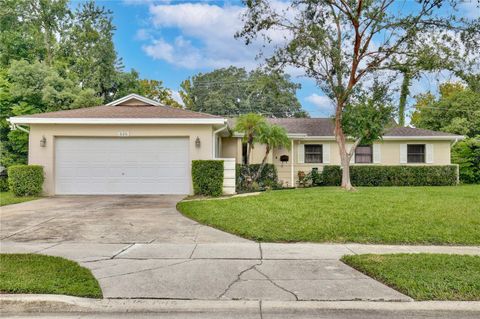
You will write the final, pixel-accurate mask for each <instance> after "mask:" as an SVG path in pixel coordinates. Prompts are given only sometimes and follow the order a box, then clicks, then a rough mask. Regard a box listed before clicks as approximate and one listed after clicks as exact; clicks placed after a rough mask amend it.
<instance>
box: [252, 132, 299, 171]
mask: <svg viewBox="0 0 480 319" xmlns="http://www.w3.org/2000/svg"><path fill="white" fill-rule="evenodd" d="M257 142H258V143H260V144H265V156H264V157H263V159H262V163H261V164H260V167H259V168H258V171H257V174H256V175H255V178H254V180H258V178H259V177H260V175H261V174H262V171H263V168H264V167H265V164H266V163H267V157H268V154H270V151H271V150H272V149H274V148H281V147H285V148H287V149H290V139H289V138H288V136H287V131H286V130H285V129H284V128H283V127H281V126H278V125H270V124H265V125H262V126H261V127H260V130H259V134H258V136H257Z"/></svg>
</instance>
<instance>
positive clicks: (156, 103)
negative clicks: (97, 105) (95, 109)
mask: <svg viewBox="0 0 480 319" xmlns="http://www.w3.org/2000/svg"><path fill="white" fill-rule="evenodd" d="M131 99H136V100H139V101H142V102H144V103H148V104H151V105H153V106H161V105H163V104H162V103H159V102H157V101H155V100H152V99H149V98H146V97H144V96H141V95H138V94H135V93H132V94H129V95H127V96H124V97H122V98H119V99H117V100H115V101H112V102H110V103H108V104H107V106H117V105H118V104H121V103H123V102H125V101H128V100H131Z"/></svg>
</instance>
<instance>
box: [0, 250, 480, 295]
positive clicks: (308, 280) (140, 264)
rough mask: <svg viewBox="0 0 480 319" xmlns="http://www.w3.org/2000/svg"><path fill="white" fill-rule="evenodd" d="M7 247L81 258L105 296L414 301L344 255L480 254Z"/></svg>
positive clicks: (478, 252) (388, 251)
mask: <svg viewBox="0 0 480 319" xmlns="http://www.w3.org/2000/svg"><path fill="white" fill-rule="evenodd" d="M0 251H1V252H6V253H41V254H46V255H53V256H61V257H65V258H68V259H72V260H75V261H78V262H79V263H80V264H81V265H83V266H85V267H87V268H89V269H90V270H91V271H92V273H93V274H94V276H95V277H96V278H97V279H98V281H99V283H100V285H101V287H102V290H103V293H104V296H105V297H106V298H160V299H192V300H232V299H235V300H237V299H239V300H276V301H307V300H313V301H325V300H369V301H372V300H373V301H411V298H409V297H407V296H405V295H403V294H401V293H399V292H397V291H395V290H393V289H391V288H389V287H387V286H385V285H383V284H381V283H379V282H377V281H375V280H373V279H372V278H370V277H367V276H365V275H364V274H362V273H360V272H358V271H356V270H354V269H352V268H351V267H348V266H347V265H345V264H343V263H342V262H340V261H339V258H340V257H341V256H343V255H348V254H363V253H398V252H403V253H405V252H407V253H420V252H433V253H455V254H469V255H480V247H452V246H386V245H359V244H269V243H266V244H259V243H221V244H220V243H219V244H214V243H212V244H94V243H71V242H64V243H57V244H52V243H19V242H1V243H0Z"/></svg>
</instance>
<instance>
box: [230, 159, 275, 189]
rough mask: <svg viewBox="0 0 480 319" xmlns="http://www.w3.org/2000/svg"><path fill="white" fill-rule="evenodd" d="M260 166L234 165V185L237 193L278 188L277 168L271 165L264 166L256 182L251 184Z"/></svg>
mask: <svg viewBox="0 0 480 319" xmlns="http://www.w3.org/2000/svg"><path fill="white" fill-rule="evenodd" d="M260 165H261V164H249V165H245V164H237V165H236V169H235V173H236V183H235V184H236V188H237V192H242V191H247V190H248V191H250V190H260V189H266V188H278V187H279V184H278V175H277V168H276V167H275V165H273V164H265V166H264V167H263V171H262V173H261V174H260V177H259V178H258V180H257V181H256V182H253V183H252V181H251V179H252V178H253V176H255V175H256V174H257V172H258V169H259V168H260ZM249 179H250V180H249Z"/></svg>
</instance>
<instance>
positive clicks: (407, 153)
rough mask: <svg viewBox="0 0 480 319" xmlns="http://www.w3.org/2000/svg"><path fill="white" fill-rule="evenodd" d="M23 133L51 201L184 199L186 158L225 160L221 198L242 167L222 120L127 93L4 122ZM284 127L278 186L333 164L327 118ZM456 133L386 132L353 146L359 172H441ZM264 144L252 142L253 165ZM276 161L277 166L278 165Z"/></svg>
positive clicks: (238, 143)
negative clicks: (416, 168)
mask: <svg viewBox="0 0 480 319" xmlns="http://www.w3.org/2000/svg"><path fill="white" fill-rule="evenodd" d="M9 121H10V123H11V125H12V127H13V128H14V129H21V130H25V131H27V129H26V128H25V127H24V126H28V127H29V132H30V135H29V156H28V161H29V164H38V165H42V166H43V167H44V171H45V183H44V192H45V193H46V194H47V195H54V194H191V193H192V192H193V187H192V179H191V161H192V160H197V159H200V160H210V159H217V158H222V159H224V161H225V172H224V174H225V180H224V192H225V193H233V192H234V191H235V162H236V163H242V162H243V160H244V156H245V152H246V147H244V145H243V144H242V138H241V137H242V135H241V134H239V133H234V134H233V136H231V134H230V133H229V132H230V131H231V130H229V129H228V121H227V119H225V118H223V117H219V116H214V115H210V114H204V113H197V112H191V111H187V110H182V109H177V108H171V107H167V106H164V105H161V104H160V103H158V102H156V101H153V100H150V99H147V98H144V97H141V96H138V95H136V94H130V95H128V96H126V97H124V98H121V99H118V100H116V101H113V102H111V103H109V104H107V105H104V106H97V107H90V108H83V109H75V110H65V111H58V112H50V113H42V114H34V115H23V116H17V117H12V118H10V119H9ZM270 121H271V122H272V123H274V124H278V125H281V126H283V127H285V128H286V129H287V132H288V134H289V137H290V138H291V143H292V148H291V149H290V150H287V149H275V150H273V151H272V152H271V154H270V156H269V158H268V162H269V163H273V164H275V165H276V166H277V168H278V173H279V179H280V180H281V182H282V183H283V184H284V185H288V186H291V185H295V183H296V178H297V173H298V171H300V170H302V171H305V172H308V171H310V170H311V169H312V168H314V167H318V168H319V169H320V170H321V169H322V166H323V165H328V164H330V165H335V164H336V165H339V164H340V159H339V154H338V147H337V144H336V142H335V139H334V136H333V123H332V121H331V120H330V119H320V118H314V119H271V120H270ZM462 138H463V137H462V136H458V135H452V134H448V133H440V132H434V131H427V130H419V129H413V128H394V129H391V130H390V131H389V132H388V133H387V134H385V136H384V138H383V140H382V141H379V142H376V143H374V144H373V146H361V147H359V148H358V149H357V152H356V156H355V157H354V159H353V160H352V163H357V164H361V165H400V164H405V165H446V164H450V147H451V144H452V143H454V142H455V141H457V140H459V139H462ZM264 152H265V147H264V146H263V145H256V146H255V148H254V152H253V154H252V163H259V162H260V161H261V159H262V158H263V156H264ZM282 160H283V161H282Z"/></svg>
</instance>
